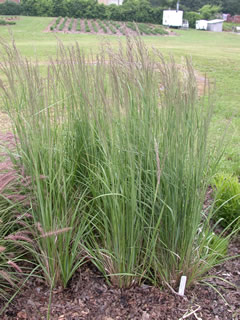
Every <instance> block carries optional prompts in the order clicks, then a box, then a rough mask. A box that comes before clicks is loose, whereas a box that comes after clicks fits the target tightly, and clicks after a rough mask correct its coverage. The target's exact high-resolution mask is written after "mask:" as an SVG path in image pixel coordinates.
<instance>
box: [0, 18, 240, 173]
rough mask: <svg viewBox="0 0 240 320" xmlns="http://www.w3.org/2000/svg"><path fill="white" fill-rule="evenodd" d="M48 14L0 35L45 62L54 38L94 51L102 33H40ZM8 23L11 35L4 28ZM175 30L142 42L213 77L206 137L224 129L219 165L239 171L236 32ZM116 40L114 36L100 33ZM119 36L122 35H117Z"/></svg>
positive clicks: (239, 50)
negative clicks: (211, 116) (188, 60)
mask: <svg viewBox="0 0 240 320" xmlns="http://www.w3.org/2000/svg"><path fill="white" fill-rule="evenodd" d="M51 21H52V18H39V17H21V18H20V20H18V21H17V24H16V25H15V26H11V27H6V26H1V27H0V36H1V38H4V39H8V40H10V39H11V37H12V35H13V37H14V39H15V42H16V45H17V47H18V48H19V50H20V51H21V52H22V54H23V55H25V56H27V57H33V56H37V57H38V59H39V61H41V62H42V63H45V62H46V61H47V60H48V57H50V56H53V55H55V53H56V44H57V41H58V40H57V39H59V40H61V41H62V42H63V43H64V44H66V45H70V44H72V43H74V42H76V41H77V42H78V43H79V44H80V46H81V48H82V49H83V50H85V51H86V52H87V53H90V52H93V53H96V52H97V50H98V48H99V45H100V43H101V42H102V41H103V39H104V37H103V36H95V35H91V34H60V33H56V34H55V33H46V32H44V30H45V29H46V27H47V26H48V24H49V23H50V22H51ZM9 29H10V30H11V31H12V35H10V34H9ZM176 33H177V36H171V37H156V36H146V37H143V38H144V40H145V42H146V44H147V45H149V46H154V47H156V48H158V49H160V50H161V51H162V52H163V53H164V54H168V53H170V54H172V55H174V56H175V57H176V58H177V59H178V60H179V59H180V58H181V57H183V56H191V57H192V60H193V64H194V66H195V68H196V70H198V71H199V72H201V73H202V74H206V75H207V77H208V78H210V79H212V81H211V82H215V83H216V95H215V97H214V99H215V102H216V109H215V115H214V121H213V125H212V133H211V137H212V142H213V144H215V141H216V139H217V138H219V137H220V138H221V137H222V135H223V134H224V130H226V129H227V134H224V136H225V137H226V151H225V154H224V159H223V161H222V163H221V169H224V170H226V171H229V172H234V173H236V174H238V175H240V139H239V137H240V111H239V107H240V35H238V34H232V33H211V32H204V31H196V30H188V31H176ZM105 38H107V39H108V41H110V42H111V43H113V44H116V45H117V42H118V37H116V36H105ZM123 39H124V38H123Z"/></svg>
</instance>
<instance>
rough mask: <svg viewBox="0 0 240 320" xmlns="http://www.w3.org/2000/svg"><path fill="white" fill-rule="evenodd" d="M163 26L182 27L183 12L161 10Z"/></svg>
mask: <svg viewBox="0 0 240 320" xmlns="http://www.w3.org/2000/svg"><path fill="white" fill-rule="evenodd" d="M163 25H164V26H167V27H178V28H180V27H182V25H183V11H181V10H163Z"/></svg>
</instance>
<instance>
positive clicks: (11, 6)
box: [0, 1, 21, 16]
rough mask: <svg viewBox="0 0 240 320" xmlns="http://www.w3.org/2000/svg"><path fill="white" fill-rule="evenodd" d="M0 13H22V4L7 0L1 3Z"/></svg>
mask: <svg viewBox="0 0 240 320" xmlns="http://www.w3.org/2000/svg"><path fill="white" fill-rule="evenodd" d="M0 14H2V15H10V16H11V15H14V16H17V15H20V14H21V6H20V5H19V4H17V3H15V2H12V1H6V2H4V3H1V4H0Z"/></svg>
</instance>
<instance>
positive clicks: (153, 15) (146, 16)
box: [0, 0, 163, 24]
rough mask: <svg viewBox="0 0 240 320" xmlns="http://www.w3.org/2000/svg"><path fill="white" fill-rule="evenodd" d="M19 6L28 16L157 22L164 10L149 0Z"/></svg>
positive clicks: (39, 1) (31, 1)
mask: <svg viewBox="0 0 240 320" xmlns="http://www.w3.org/2000/svg"><path fill="white" fill-rule="evenodd" d="M18 7H19V8H20V7H21V12H22V13H23V14H24V15H27V16H53V17H57V16H63V17H64V16H69V17H74V18H84V19H100V20H104V19H108V20H115V21H136V22H149V23H157V24H161V22H162V11H163V9H162V8H153V7H152V6H151V4H150V2H149V0H127V1H125V2H124V3H123V5H121V6H117V5H115V4H111V5H109V6H106V5H104V4H99V3H98V2H97V1H96V0H59V1H58V0H22V1H21V5H20V6H18ZM0 13H1V12H0Z"/></svg>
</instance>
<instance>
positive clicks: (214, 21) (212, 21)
mask: <svg viewBox="0 0 240 320" xmlns="http://www.w3.org/2000/svg"><path fill="white" fill-rule="evenodd" d="M222 22H224V20H222V19H214V20H209V21H208V23H222Z"/></svg>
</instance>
